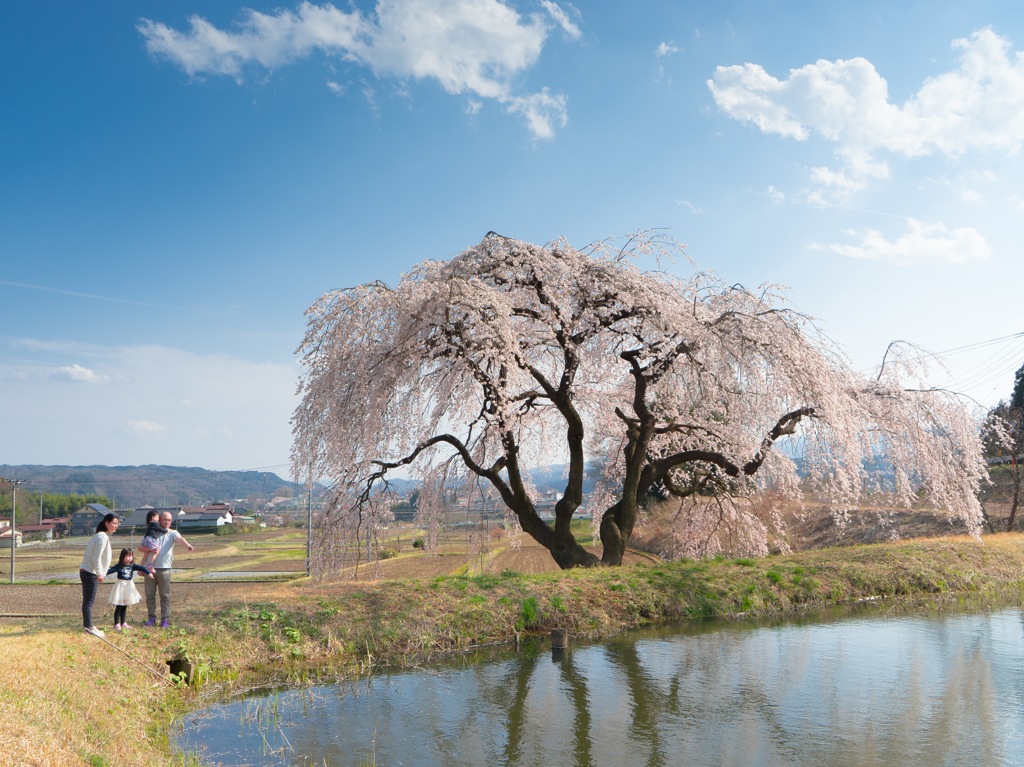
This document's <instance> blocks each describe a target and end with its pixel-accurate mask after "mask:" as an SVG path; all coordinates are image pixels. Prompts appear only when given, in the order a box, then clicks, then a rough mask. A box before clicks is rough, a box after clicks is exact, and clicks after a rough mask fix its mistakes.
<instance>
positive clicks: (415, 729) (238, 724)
mask: <svg viewBox="0 0 1024 767" xmlns="http://www.w3.org/2000/svg"><path fill="white" fill-rule="evenodd" d="M178 745H179V747H180V748H182V749H184V750H186V751H194V752H199V753H201V754H203V758H204V760H205V763H206V764H217V765H236V766H241V765H304V766H312V765H317V766H318V767H319V766H322V765H327V766H328V767H341V766H343V765H344V766H347V765H363V764H373V765H376V766H377V767H395V766H397V765H406V766H410V767H411V766H413V765H416V766H419V767H438V766H440V765H445V766H448V765H473V766H474V767H476V766H479V765H487V766H488V767H513V766H516V767H519V766H522V767H527V766H530V767H532V766H533V765H537V766H538V767H539V766H540V765H574V766H576V767H589V766H590V765H594V766H595V767H597V766H599V765H609V766H612V765H614V766H615V767H622V766H623V765H673V766H674V765H680V766H682V765H700V766H705V765H721V766H722V767H748V766H749V767H761V766H765V767H776V766H778V767H796V766H806V767H869V766H875V765H885V766H886V767H917V766H920V767H937V766H938V765H948V766H949V767H954V766H955V767H972V766H973V765H977V766H978V767H997V766H998V767H1011V766H1013V765H1024V612H1022V610H1021V609H1020V608H1012V609H1004V610H998V611H995V612H990V613H983V614H969V615H937V616H936V615H932V616H926V617H915V616H909V617H908V616H903V617H898V618H885V617H878V616H877V615H875V616H870V617H845V618H842V619H833V620H827V621H818V622H799V623H786V624H780V625H774V626H760V627H757V626H750V625H746V624H735V623H733V624H717V623H716V624H702V625H699V626H693V625H688V626H680V627H674V628H672V629H660V630H658V631H648V632H643V633H636V634H631V635H629V636H626V637H621V638H618V639H615V640H613V641H609V642H606V643H603V644H594V645H587V646H578V647H573V648H570V649H569V650H568V651H565V652H553V651H551V650H550V649H546V648H543V647H537V648H534V649H532V650H529V651H526V652H522V653H520V654H518V655H515V656H513V657H508V656H506V657H504V658H501V659H497V660H491V661H487V662H482V663H478V664H474V665H466V666H462V667H459V668H444V669H437V670H430V671H418V672H412V673H402V674H393V675H382V676H378V677H373V678H371V679H369V680H364V681H362V682H360V683H355V684H347V685H338V686H333V687H321V688H316V689H314V690H305V691H288V692H282V693H279V694H276V695H272V696H269V697H265V698H261V699H250V700H244V701H240V702H235V703H231V704H226V705H221V706H216V707H213V708H211V709H207V710H206V711H204V712H201V713H200V714H197V715H194V716H193V717H191V718H190V719H189V720H188V721H187V722H186V723H185V727H184V729H183V731H182V732H181V733H180V736H179V740H178Z"/></svg>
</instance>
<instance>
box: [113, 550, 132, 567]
mask: <svg viewBox="0 0 1024 767" xmlns="http://www.w3.org/2000/svg"><path fill="white" fill-rule="evenodd" d="M128 555H131V556H135V555H134V554H132V550H131V549H121V556H119V557H118V558H117V565H118V567H123V566H124V558H125V557H127V556H128Z"/></svg>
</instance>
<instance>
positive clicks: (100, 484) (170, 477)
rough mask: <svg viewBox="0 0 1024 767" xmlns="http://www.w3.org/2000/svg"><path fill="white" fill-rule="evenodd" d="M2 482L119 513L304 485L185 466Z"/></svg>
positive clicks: (3, 470)
mask: <svg viewBox="0 0 1024 767" xmlns="http://www.w3.org/2000/svg"><path fill="white" fill-rule="evenodd" d="M0 477H4V478H16V479H20V480H23V481H24V483H23V484H22V485H20V486H19V491H20V490H27V491H29V492H32V493H38V492H43V493H59V494H62V495H68V494H71V493H79V494H82V495H88V494H91V493H95V494H97V495H102V496H106V497H107V498H109V499H110V500H111V501H112V502H113V503H114V504H115V506H116V507H117V508H120V509H125V508H138V507H140V506H145V505H149V506H202V505H205V504H207V503H212V502H214V501H237V500H238V499H248V500H252V501H257V500H269V499H270V498H272V497H274V496H275V495H281V494H283V493H282V492H281V491H282V490H284V489H287V490H288V491H290V492H291V493H293V494H296V495H300V494H302V492H304V491H303V489H302V485H301V484H296V483H293V482H290V481H289V480H285V479H281V477H279V476H278V475H277V474H274V473H272V472H268V471H210V470H209V469H201V468H197V467H184V466H156V465H148V466H9V465H0Z"/></svg>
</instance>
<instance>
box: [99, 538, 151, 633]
mask: <svg viewBox="0 0 1024 767" xmlns="http://www.w3.org/2000/svg"><path fill="white" fill-rule="evenodd" d="M136 572H140V573H143V574H144V575H146V576H148V577H150V578H152V577H153V571H152V569H151V568H148V567H142V566H140V565H137V564H135V555H134V554H132V550H131V549H121V556H120V557H118V559H117V564H116V565H112V566H111V567H110V569H109V570H107V575H110V574H111V573H117V581H115V583H114V588H112V589H111V590H110V596H109V597H107V603H108V604H112V605H114V631H121V630H122V629H130V628H131V626H129V625H128V620H127V619H128V608H129V606H131V605H134V604H138V603H139V602H141V601H142V597H141V596H140V595H139V590H138V588H136V587H135V584H134V583H132V578H133V577H135V573H136Z"/></svg>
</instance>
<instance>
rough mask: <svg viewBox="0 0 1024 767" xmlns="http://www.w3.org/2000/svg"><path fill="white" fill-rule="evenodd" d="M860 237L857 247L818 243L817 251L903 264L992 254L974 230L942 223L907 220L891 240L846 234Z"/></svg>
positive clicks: (870, 234)
mask: <svg viewBox="0 0 1024 767" xmlns="http://www.w3.org/2000/svg"><path fill="white" fill-rule="evenodd" d="M844 233H845V234H847V235H849V236H850V237H851V238H856V239H857V240H858V242H857V243H856V244H840V243H833V244H830V245H823V244H814V245H812V246H811V247H812V249H814V250H828V251H831V252H832V253H838V254H839V255H841V256H846V257H847V258H856V259H862V260H871V261H885V262H888V263H893V264H899V265H912V264H935V263H946V264H959V263H963V262H966V261H977V260H985V259H987V258H989V256H990V255H991V251H990V249H989V245H988V242H986V240H985V238H984V237H983V236H982V235H981V234H980V233H979V232H978V231H977V230H976V229H974V228H973V227H969V226H968V227H961V228H959V229H953V230H950V229H948V228H947V227H946V225H945V224H942V223H934V224H926V223H924V222H921V221H917V220H916V219H912V218H911V219H907V230H906V231H905V232H904V233H903V234H901V235H899V236H898V237H897V238H896V239H894V240H888V239H886V237H885V236H884V235H883V234H881V233H880V232H877V231H875V230H874V229H864V230H848V231H846V232H844Z"/></svg>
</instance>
